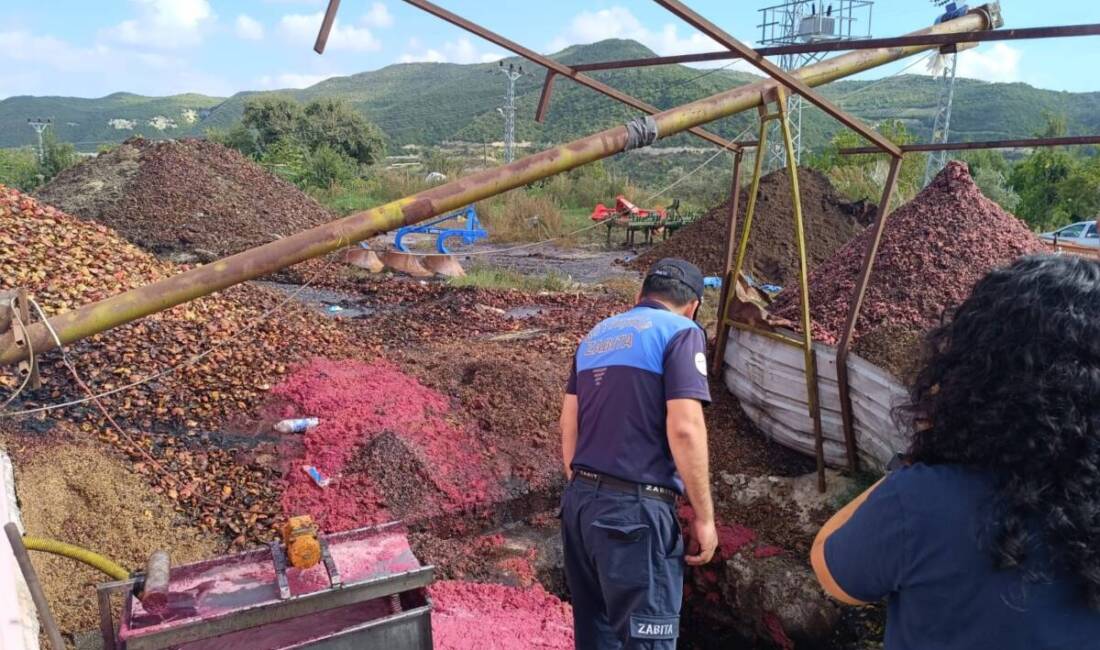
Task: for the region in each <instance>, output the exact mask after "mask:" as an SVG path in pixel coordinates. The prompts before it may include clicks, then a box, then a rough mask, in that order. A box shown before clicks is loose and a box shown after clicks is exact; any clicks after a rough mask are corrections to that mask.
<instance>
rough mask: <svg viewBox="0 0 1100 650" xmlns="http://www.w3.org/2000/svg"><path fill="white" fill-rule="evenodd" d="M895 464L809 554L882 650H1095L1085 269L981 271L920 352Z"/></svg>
mask: <svg viewBox="0 0 1100 650" xmlns="http://www.w3.org/2000/svg"><path fill="white" fill-rule="evenodd" d="M901 412H902V413H904V414H905V415H907V416H908V417H909V418H911V421H912V424H913V430H914V431H915V433H914V434H913V439H912V446H911V447H910V449H909V452H908V454H907V455H906V456H905V457H904V458H905V462H904V463H902V466H901V467H900V468H898V469H895V470H893V471H892V472H890V473H889V474H888V475H887V476H886V477H885V478H884V479H882V480H881V481H879V482H878V483H876V484H875V485H874V486H872V487H871V489H869V490H868V491H867V492H865V493H863V494H862V495H860V496H859V497H858V498H857V499H856V500H855V501H853V502H852V503H850V504H849V505H848V506H846V507H845V508H844V509H842V510H841V511H840V512H838V513H837V514H836V515H835V516H834V517H833V518H832V519H831V520H830V521H829V522H828V523H827V524H826V525H825V527H824V528H822V530H821V532H820V533H819V534H818V536H817V539H816V540H815V541H814V545H813V550H812V553H811V561H812V563H813V567H814V571H815V572H816V573H817V576H818V580H819V581H820V582H821V584H822V586H823V587H824V588H825V590H826V591H827V592H828V593H829V594H831V595H832V596H833V597H835V598H837V599H838V600H840V601H842V602H844V603H848V604H853V605H858V604H863V603H868V602H874V601H878V600H881V599H884V598H885V599H886V601H887V623H886V649H887V650H911V649H917V648H920V649H932V648H935V649H936V650H955V649H963V648H965V649H967V650H970V649H974V648H991V649H997V650H1013V649H1017V648H1018V649H1021V650H1023V649H1025V648H1026V649H1027V650H1042V649H1046V648H1065V649H1069V648H1073V649H1078V648H1100V264H1098V263H1097V262H1095V261H1092V260H1088V259H1084V258H1080V257H1074V256H1053V255H1050V256H1036V257H1027V258H1023V259H1021V260H1019V261H1017V262H1016V263H1015V264H1013V265H1011V266H1009V267H1007V268H1004V269H1000V270H996V271H993V272H991V273H990V274H989V275H987V276H986V277H985V278H983V279H982V280H981V281H980V282H978V284H977V285H976V286H975V287H974V290H973V293H972V294H971V296H970V297H969V298H968V299H967V300H966V301H965V302H964V303H963V304H962V305H961V306H959V307H958V309H956V310H954V313H952V314H947V315H945V318H944V322H943V324H942V325H941V326H940V327H938V328H937V329H935V330H934V331H933V332H931V333H930V334H929V336H928V339H927V345H926V352H925V359H924V364H923V369H922V370H921V371H920V373H919V375H918V378H917V380H916V382H915V384H914V386H913V388H912V391H911V400H910V404H909V405H908V406H907V407H906V408H905V409H903V410H902V411H901Z"/></svg>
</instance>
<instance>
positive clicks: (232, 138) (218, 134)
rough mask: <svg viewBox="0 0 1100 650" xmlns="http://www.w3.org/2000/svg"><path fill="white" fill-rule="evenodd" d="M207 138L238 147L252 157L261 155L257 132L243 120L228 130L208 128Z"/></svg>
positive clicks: (226, 145) (227, 145)
mask: <svg viewBox="0 0 1100 650" xmlns="http://www.w3.org/2000/svg"><path fill="white" fill-rule="evenodd" d="M206 139H207V140H212V141H214V142H217V143H218V144H220V145H222V146H225V147H229V148H230V149H236V150H237V151H239V152H241V153H242V154H244V155H246V156H249V157H250V158H257V157H259V156H260V155H261V153H260V143H259V142H258V141H257V134H256V132H255V131H253V130H252V129H250V128H248V127H247V126H245V125H244V124H243V123H241V122H238V123H237V124H236V125H235V126H233V127H232V128H230V129H228V130H226V129H207V131H206Z"/></svg>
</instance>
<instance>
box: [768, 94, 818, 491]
mask: <svg viewBox="0 0 1100 650" xmlns="http://www.w3.org/2000/svg"><path fill="white" fill-rule="evenodd" d="M783 94H784V93H782V92H780V93H779V102H778V104H779V116H780V117H779V127H780V128H781V129H783V142H784V143H785V144H786V145H787V176H788V177H789V179H790V183H791V199H792V202H793V207H794V234H795V240H796V241H797V242H798V286H799V293H800V294H801V300H800V302H801V307H802V319H801V320H802V355H803V359H804V361H805V364H806V402H807V404H808V406H809V409H810V418H811V419H812V420H813V426H814V452H815V455H816V456H817V490H818V492H825V434H824V432H823V431H822V429H821V403H820V400H819V399H818V389H817V359H816V358H815V355H814V333H813V321H812V320H811V318H810V282H809V274H810V271H809V266H808V264H807V262H806V227H805V224H804V223H803V221H802V195H801V193H800V192H799V190H798V164H797V163H796V162H795V160H796V158H795V152H794V141H793V140H792V138H791V127H790V124H789V120H788V117H789V116H788V115H787V105H786V102H784V101H783Z"/></svg>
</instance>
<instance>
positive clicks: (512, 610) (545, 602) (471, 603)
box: [428, 581, 573, 650]
mask: <svg viewBox="0 0 1100 650" xmlns="http://www.w3.org/2000/svg"><path fill="white" fill-rule="evenodd" d="M428 593H429V595H430V596H431V598H432V601H433V603H434V609H433V611H432V637H433V640H434V642H435V647H437V648H441V649H443V650H529V649H531V650H558V649H560V650H569V649H571V648H572V647H573V610H572V608H571V607H570V606H569V605H568V604H566V603H563V602H562V601H561V600H559V599H558V598H556V597H555V596H553V595H551V594H549V593H547V592H546V590H545V589H543V588H542V586H541V585H534V586H532V587H528V588H526V589H518V588H515V587H505V586H503V585H495V584H481V583H474V582H454V581H441V582H437V583H435V584H433V585H432V586H431V587H429V588H428Z"/></svg>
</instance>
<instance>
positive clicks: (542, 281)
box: [447, 265, 576, 293]
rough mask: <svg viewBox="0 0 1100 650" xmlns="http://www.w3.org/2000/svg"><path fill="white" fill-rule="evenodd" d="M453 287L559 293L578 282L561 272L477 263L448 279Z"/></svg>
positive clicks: (571, 287) (568, 289)
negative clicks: (539, 272)
mask: <svg viewBox="0 0 1100 650" xmlns="http://www.w3.org/2000/svg"><path fill="white" fill-rule="evenodd" d="M447 282H448V284H450V285H451V286H452V287H476V288H478V289H497V290H502V289H517V290H519V291H524V292H527V293H537V292H539V291H550V292H554V293H559V292H562V291H570V290H572V289H573V288H574V287H575V286H576V283H575V282H573V280H572V279H571V278H569V277H568V276H565V275H561V274H560V273H547V274H545V275H525V274H523V273H518V272H516V271H511V270H508V269H502V268H498V267H493V266H484V265H475V266H472V267H470V268H469V269H467V270H466V275H465V276H463V277H460V278H451V279H450V280H448V281H447Z"/></svg>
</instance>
